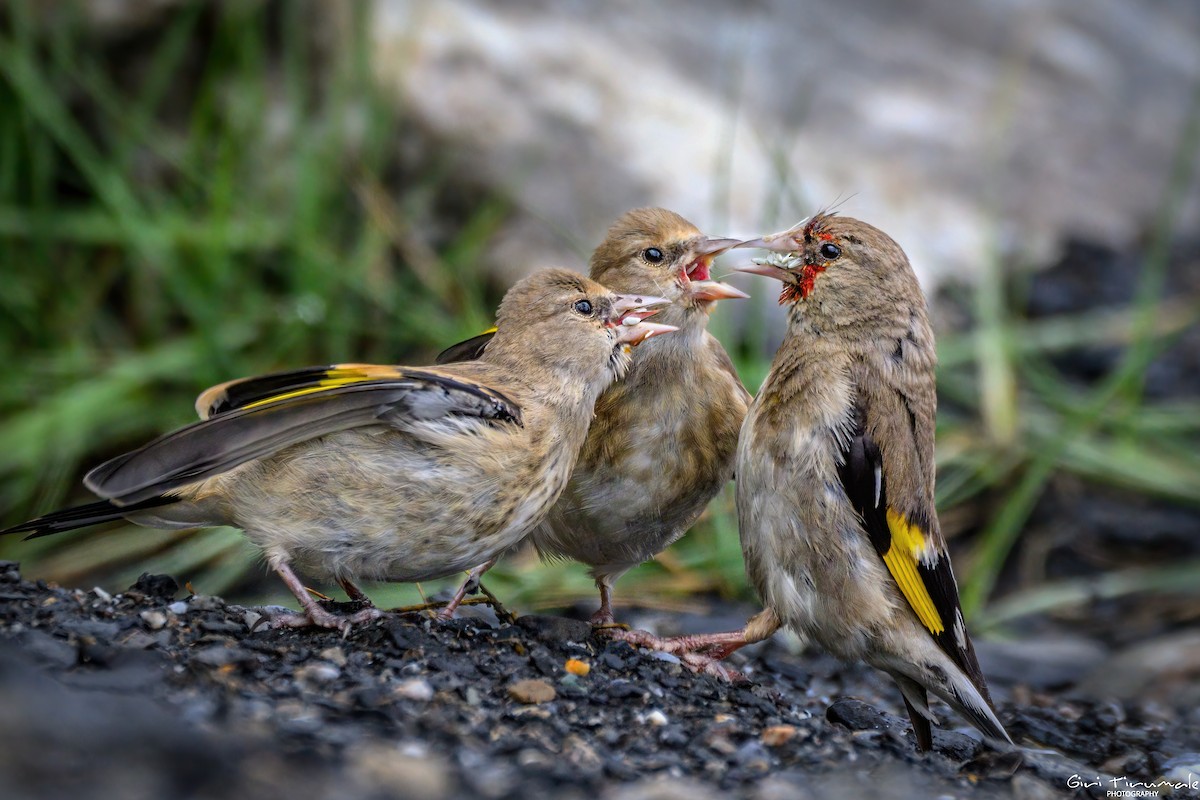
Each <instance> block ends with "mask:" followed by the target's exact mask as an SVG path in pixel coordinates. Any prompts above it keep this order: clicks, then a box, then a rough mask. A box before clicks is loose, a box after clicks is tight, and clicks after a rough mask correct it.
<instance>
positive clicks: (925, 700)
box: [893, 675, 933, 753]
mask: <svg viewBox="0 0 1200 800" xmlns="http://www.w3.org/2000/svg"><path fill="white" fill-rule="evenodd" d="M893 677H894V678H895V679H896V685H897V686H899V687H900V694H902V695H903V696H904V707H905V708H906V709H907V710H908V718H909V719H910V720H911V721H912V727H913V735H914V736H916V738H917V749H918V750H919V751H921V752H922V753H925V752H928V751H929V749H930V748H932V747H933V723H932V720H933V713H932V712H931V711H930V710H929V693H928V692H926V691H925V687H924V686H922V685H921V684H919V683H917V682H916V681H914V680H912V679H911V678H905V677H903V676H901V675H894V676H893Z"/></svg>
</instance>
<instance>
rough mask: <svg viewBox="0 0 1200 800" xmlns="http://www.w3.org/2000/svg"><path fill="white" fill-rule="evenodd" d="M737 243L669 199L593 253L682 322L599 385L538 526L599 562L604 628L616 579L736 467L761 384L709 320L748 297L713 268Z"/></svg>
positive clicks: (559, 548) (551, 545) (550, 551)
mask: <svg viewBox="0 0 1200 800" xmlns="http://www.w3.org/2000/svg"><path fill="white" fill-rule="evenodd" d="M738 242H739V240H737V239H724V238H717V237H710V236H707V235H705V234H703V233H701V232H700V230H699V229H698V228H697V227H696V226H695V225H693V224H692V223H691V222H689V221H688V220H686V219H684V218H683V217H682V216H680V215H679V214H676V213H674V212H672V211H669V210H667V209H663V208H637V209H633V210H631V211H629V212H627V213H625V214H624V215H622V216H621V217H620V218H618V219H617V220H616V221H615V222H614V223H613V224H612V226H611V227H610V228H609V230H608V232H607V234H606V236H605V238H604V240H603V242H602V243H601V244H600V246H599V247H597V248H596V250H595V252H594V253H593V254H592V257H591V261H590V265H589V275H590V277H591V278H592V279H593V280H597V281H600V282H601V283H603V284H605V285H606V286H609V287H614V291H621V292H635V293H654V294H656V295H658V296H661V297H664V298H666V299H668V300H670V301H671V302H670V305H668V306H666V307H665V308H662V309H660V310H659V312H658V314H657V315H656V317H655V319H656V320H657V321H659V322H662V323H667V324H670V325H674V326H676V327H678V328H679V331H678V333H675V334H672V335H671V336H669V337H662V338H656V339H653V340H651V341H649V342H647V343H646V344H644V345H642V346H641V347H639V348H638V349H637V350H636V351H635V352H634V354H633V363H632V365H631V367H630V369H629V372H628V373H626V375H625V376H624V378H623V379H622V380H620V381H618V382H616V383H614V384H613V385H612V386H610V387H609V388H608V389H607V390H606V391H605V392H604V393H603V394H602V395H601V396H600V399H599V400H598V401H597V402H596V415H595V419H593V420H592V424H591V428H590V430H589V432H588V436H587V440H586V442H584V444H583V447H582V449H581V452H580V454H579V460H578V462H577V463H576V465H575V470H574V473H573V474H572V475H571V479H570V481H569V482H568V484H567V488H566V489H565V490H564V491H563V494H562V496H561V497H560V498H559V500H558V502H557V503H555V505H554V506H553V507H552V508H551V510H550V511H549V513H548V514H547V516H546V518H545V520H544V521H543V522H542V523H541V524H540V525H539V526H537V528H535V529H534V531H533V533H532V534H530V541H531V542H532V543H533V545H534V546H535V547H536V548H537V550H538V552H539V553H540V554H541V555H542V556H543V557H545V558H548V559H552V560H553V559H563V558H569V559H573V560H575V561H579V562H582V563H584V564H587V565H588V566H589V567H590V574H591V576H592V578H593V579H594V580H595V583H596V587H597V589H598V590H599V594H600V607H599V609H598V610H597V611H596V612H595V614H593V615H592V618H591V621H592V623H593V624H594V625H596V626H598V627H610V626H614V624H615V614H614V612H613V606H612V589H613V584H614V583H615V582H616V580H617V579H618V578H619V577H620V576H621V575H623V574H624V573H625V572H627V571H628V570H629V569H631V568H633V567H635V566H637V565H638V564H641V563H642V562H643V561H646V560H648V559H650V558H652V557H654V556H655V555H656V554H658V553H659V552H661V551H662V550H664V549H665V548H666V547H667V546H668V545H669V544H671V543H672V542H674V541H675V540H676V539H678V538H679V537H681V536H682V535H683V534H684V533H685V532H686V531H687V530H688V529H689V528H690V527H691V526H692V524H693V523H695V521H696V519H697V518H698V517H699V516H700V514H701V513H702V512H703V511H704V509H705V507H706V506H707V505H708V503H709V501H710V500H711V499H712V498H713V496H714V495H716V493H717V492H719V491H720V489H721V487H722V486H724V485H725V484H727V483H728V482H729V480H730V478H731V476H732V472H733V458H734V453H735V451H736V448H737V437H738V430H739V428H740V427H741V424H742V419H743V417H744V416H745V414H746V409H747V407H748V405H749V402H750V394H749V393H748V392H747V391H746V389H745V387H743V385H742V382H741V380H740V379H739V378H738V375H737V371H736V370H735V369H734V366H733V363H732V361H731V360H730V358H729V355H728V354H727V353H726V352H725V349H724V348H723V347H722V346H721V343H720V342H719V341H717V339H716V338H715V337H714V336H713V335H712V334H710V333H709V332H708V331H707V330H706V326H707V324H708V319H709V315H710V314H711V313H712V311H713V309H714V308H715V306H716V301H718V300H720V299H725V298H745V297H748V295H747V294H746V293H745V292H742V291H740V290H739V289H736V288H735V287H733V286H730V285H728V284H725V283H720V282H717V281H713V280H711V276H710V268H711V264H712V260H713V259H714V258H715V257H716V256H717V255H719V254H720V253H723V252H725V251H726V250H727V249H729V248H730V247H732V246H733V245H735V244H737V243H738ZM487 339H488V333H487V332H485V333H484V334H482V335H480V336H477V337H475V338H474V339H469V340H467V341H466V342H462V343H460V344H459V345H455V346H453V347H451V348H448V349H447V350H446V351H444V352H443V354H442V356H440V357H439V361H440V362H441V361H443V360H455V359H461V358H470V357H473V356H475V355H478V353H479V352H481V349H486V348H488V347H490V346H489V345H488V343H487Z"/></svg>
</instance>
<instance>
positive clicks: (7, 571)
mask: <svg viewBox="0 0 1200 800" xmlns="http://www.w3.org/2000/svg"><path fill="white" fill-rule="evenodd" d="M20 581H21V564H20V562H17V561H0V583H20Z"/></svg>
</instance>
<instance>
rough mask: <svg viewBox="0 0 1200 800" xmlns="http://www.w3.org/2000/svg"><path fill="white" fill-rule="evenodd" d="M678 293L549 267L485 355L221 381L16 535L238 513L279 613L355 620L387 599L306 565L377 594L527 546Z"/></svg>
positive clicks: (508, 303) (502, 317)
mask: <svg viewBox="0 0 1200 800" xmlns="http://www.w3.org/2000/svg"><path fill="white" fill-rule="evenodd" d="M665 302H666V301H665V300H663V299H661V298H655V297H650V296H641V297H636V296H632V295H618V294H614V293H612V292H610V291H609V290H607V289H606V288H604V287H603V286H601V285H600V284H598V283H596V282H594V281H590V280H588V279H586V278H584V277H583V276H581V275H578V274H576V273H573V272H569V271H567V270H544V271H541V272H537V273H534V274H533V275H531V276H529V277H528V278H525V279H524V280H522V281H520V282H519V283H517V284H516V285H515V286H514V287H513V288H512V289H511V290H510V291H509V292H508V293H507V294H506V295H505V297H504V300H503V302H502V303H501V304H500V309H499V311H498V314H497V331H496V335H495V338H494V339H493V341H492V342H491V344H490V345H489V347H488V349H487V353H485V354H484V355H483V356H482V357H481V358H480V359H479V360H478V361H473V362H471V363H465V364H457V365H453V366H446V367H440V368H437V367H435V368H411V367H397V366H374V365H364V364H339V365H335V366H332V367H313V368H308V369H303V370H298V371H294V372H285V373H279V374H275V375H267V376H262V377H256V378H248V379H244V380H238V381H232V382H230V383H226V384H222V385H220V386H215V387H213V388H212V389H209V390H208V391H206V392H205V393H203V394H202V395H201V396H200V398H199V400H197V409H198V410H200V412H201V416H202V417H206V418H205V419H202V420H201V421H200V422H196V423H193V424H191V425H188V426H186V427H184V428H181V429H179V430H177V431H174V432H173V433H169V434H167V435H165V436H162V437H160V438H158V439H156V440H154V441H153V442H150V443H149V444H147V445H145V446H143V447H141V448H139V449H137V450H134V451H133V452H131V453H127V454H125V455H122V456H118V457H117V458H114V459H112V460H111V461H108V462H107V463H105V464H102V465H101V466H99V467H97V468H96V469H94V470H92V471H91V472H89V473H88V475H87V476H86V478H85V479H84V483H85V484H86V485H87V487H88V488H89V489H91V490H92V491H94V492H95V493H96V494H98V495H100V497H102V498H103V500H101V501H100V502H97V503H92V504H90V505H86V506H82V507H79V508H73V509H68V510H65V511H60V512H57V513H53V514H48V515H46V516H44V517H40V518H38V519H35V520H32V521H30V522H27V523H24V524H22V525H18V526H16V527H14V528H10V529H8V530H6V531H3V533H15V532H19V531H32V532H33V534H32V535H33V536H44V535H47V534H51V533H58V532H59V531H64V530H71V529H73V528H78V527H82V526H84V525H91V524H94V523H98V522H105V521H109V520H114V519H118V518H121V517H124V518H127V519H129V520H130V521H132V522H135V523H138V524H141V525H147V526H151V527H160V528H188V527H197V526H215V525H232V526H235V527H238V528H241V529H242V530H243V531H244V532H245V533H246V536H247V538H249V539H250V541H252V542H253V543H254V544H256V545H257V546H258V547H260V548H261V549H262V551H263V553H264V555H265V556H266V559H267V562H268V563H269V564H270V566H271V567H272V568H273V569H274V570H275V571H276V572H277V573H278V574H279V576H280V577H281V578H282V579H283V580H284V582H285V583H286V584H287V586H288V588H289V589H290V590H291V591H292V593H293V594H294V595H295V596H296V599H297V600H299V601H300V604H301V606H302V608H303V609H304V613H303V614H298V615H287V616H283V617H280V618H278V619H276V620H274V621H273V624H275V625H296V626H299V625H309V624H312V625H318V626H321V627H326V628H334V629H339V630H343V631H345V630H348V628H349V626H350V624H351V623H354V622H358V621H362V620H365V619H369V618H371V617H373V616H377V615H378V613H379V612H378V611H377V610H376V609H374V608H373V607H368V608H366V609H363V610H362V611H361V612H359V613H357V614H354V615H350V616H341V615H335V614H333V613H331V612H330V611H327V610H326V609H324V608H322V607H321V606H320V605H318V604H317V603H316V602H315V601H314V600H313V599H312V598H311V597H310V596H309V593H308V592H307V591H306V590H305V589H304V586H303V585H302V584H301V582H300V580H299V579H298V578H297V576H296V574H295V573H294V572H293V568H299V569H301V570H303V571H305V572H307V573H309V574H312V575H313V576H316V577H321V578H330V579H333V580H335V581H337V582H338V583H340V584H341V585H342V586H343V588H345V589H346V591H347V593H348V594H349V595H350V596H351V599H357V600H364V599H365V596H364V595H363V594H362V592H361V591H359V590H358V589H357V587H355V586H354V584H353V581H355V580H358V579H360V578H367V579H378V580H387V581H423V580H430V579H434V578H438V577H443V576H446V575H452V574H454V573H455V572H459V571H461V570H463V569H465V568H469V567H474V566H476V565H478V564H480V563H483V562H486V561H488V560H489V559H492V558H494V557H495V556H496V555H498V554H499V553H501V552H503V551H504V550H506V549H507V548H509V547H511V546H512V545H514V544H516V543H517V542H518V541H519V540H520V539H522V538H523V537H524V536H525V535H526V534H528V532H529V531H530V530H531V529H532V528H533V527H534V526H535V525H537V524H538V523H539V522H540V521H541V520H542V518H543V517H544V516H545V514H546V512H547V511H548V510H549V508H550V506H551V505H553V503H554V501H555V500H557V498H558V496H559V494H560V493H561V492H562V489H563V487H564V486H565V485H566V483H567V479H568V478H569V477H570V474H571V470H572V468H573V467H574V465H575V461H576V456H577V453H578V452H579V448H580V447H581V446H582V444H583V442H584V439H585V437H586V436H587V431H588V425H589V423H590V422H591V416H592V407H593V405H594V404H595V401H596V398H597V397H599V395H600V393H601V392H602V391H604V389H605V388H607V387H608V385H609V384H611V383H612V382H613V381H614V380H616V379H617V378H619V377H620V376H621V375H623V374H624V373H625V372H626V370H627V369H628V368H629V363H630V354H629V348H630V346H632V345H636V344H638V343H639V342H641V341H643V340H644V339H646V338H647V337H649V336H652V335H654V334H658V333H667V332H671V331H674V330H675V329H674V328H673V327H672V326H670V325H662V324H657V323H653V322H646V321H644V317H647V316H650V315H651V314H652V313H653V312H652V311H648V310H646V309H647V308H648V307H650V306H657V305H662V304H664V303H665Z"/></svg>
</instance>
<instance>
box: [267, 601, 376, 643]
mask: <svg viewBox="0 0 1200 800" xmlns="http://www.w3.org/2000/svg"><path fill="white" fill-rule="evenodd" d="M383 615H384V612H382V611H380V610H379V609H378V608H375V607H374V606H370V607H368V608H361V609H359V610H358V611H355V612H354V613H353V614H346V615H343V614H335V613H333V612H331V611H327V610H325V609H324V608H321V607H320V606H318V605H315V604H314V605H313V606H312V607H310V608H307V609H305V610H304V611H302V612H294V611H290V612H286V613H272V612H269V611H268V612H267V614H266V618H267V622H268V623H269V624H270V626H271V627H272V628H274V629H279V628H311V627H317V628H328V629H329V630H334V631H339V632H340V633H341V634H342V636H343V637H345V636H349V635H350V629H351V628H352V627H353V626H354V625H362V624H363V623H366V622H371V621H372V620H376V619H379V618H380V617H382V616H383Z"/></svg>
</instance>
